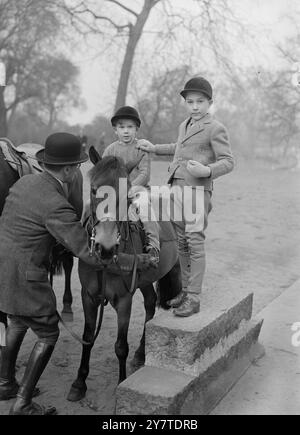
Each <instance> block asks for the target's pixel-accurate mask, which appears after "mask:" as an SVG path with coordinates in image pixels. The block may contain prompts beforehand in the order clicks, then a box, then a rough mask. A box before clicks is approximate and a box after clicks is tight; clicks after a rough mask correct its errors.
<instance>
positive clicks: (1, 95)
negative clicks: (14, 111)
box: [0, 86, 7, 137]
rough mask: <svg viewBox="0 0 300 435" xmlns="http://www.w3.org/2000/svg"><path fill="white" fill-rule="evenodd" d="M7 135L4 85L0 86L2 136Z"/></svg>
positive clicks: (0, 127)
mask: <svg viewBox="0 0 300 435" xmlns="http://www.w3.org/2000/svg"><path fill="white" fill-rule="evenodd" d="M6 136H7V112H6V107H5V101H4V87H1V86H0V137H6Z"/></svg>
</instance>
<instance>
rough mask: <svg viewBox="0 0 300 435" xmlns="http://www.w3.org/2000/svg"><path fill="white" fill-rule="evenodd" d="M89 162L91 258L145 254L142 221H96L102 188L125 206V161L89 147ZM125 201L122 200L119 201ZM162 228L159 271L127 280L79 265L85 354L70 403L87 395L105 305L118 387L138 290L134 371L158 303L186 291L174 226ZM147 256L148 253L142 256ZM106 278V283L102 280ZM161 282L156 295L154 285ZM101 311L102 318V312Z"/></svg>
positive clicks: (164, 224)
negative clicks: (113, 316) (112, 316)
mask: <svg viewBox="0 0 300 435" xmlns="http://www.w3.org/2000/svg"><path fill="white" fill-rule="evenodd" d="M90 159H91V161H92V163H94V167H93V168H92V170H91V171H90V173H89V176H90V184H91V203H90V207H89V209H88V210H87V220H86V222H87V228H89V234H90V235H91V234H92V237H91V241H92V245H91V254H93V255H96V256H97V257H98V260H99V262H100V263H102V264H103V265H105V264H106V263H109V262H110V261H113V259H114V258H115V256H116V255H118V253H119V252H122V253H127V254H132V255H134V256H135V257H136V256H137V255H139V254H141V253H142V252H143V244H144V231H143V227H142V224H141V222H140V221H138V222H131V221H129V219H128V220H127V221H124V220H122V222H120V221H118V220H117V219H116V218H115V219H109V220H105V219H99V217H98V218H97V220H95V218H96V215H95V209H96V203H97V198H96V196H97V194H96V192H97V190H98V189H99V187H101V186H110V187H112V188H113V189H115V192H116V193H117V195H116V197H117V201H116V204H117V213H116V215H117V216H118V211H119V209H120V207H121V205H120V203H119V201H118V198H119V179H120V178H125V179H127V185H128V188H130V182H129V178H128V170H127V168H126V166H125V164H124V163H123V161H122V160H121V159H119V158H117V157H111V156H110V157H104V158H103V159H101V158H100V156H99V154H98V153H97V151H96V150H95V149H94V148H93V147H91V148H90ZM121 200H122V199H121ZM123 200H125V202H126V206H130V200H129V199H128V198H123ZM159 225H160V243H161V251H160V261H159V264H158V267H157V268H156V269H155V268H151V267H150V268H149V269H147V270H145V271H143V272H142V273H141V274H137V276H136V279H135V277H134V274H135V271H134V270H133V271H131V272H130V273H129V274H126V275H123V274H122V273H120V274H117V273H114V272H113V271H111V270H110V269H106V271H101V270H100V271H95V269H92V268H91V267H90V266H89V265H87V264H85V263H83V262H82V261H81V260H79V278H80V282H81V285H82V291H81V297H82V304H83V310H84V332H83V341H84V342H83V346H82V355H81V362H80V366H79V370H78V373H77V378H76V380H75V381H74V382H73V384H72V386H71V389H70V391H69V394H68V396H67V399H68V400H69V401H72V402H76V401H78V400H81V399H82V398H83V397H84V396H85V394H86V391H87V386H86V379H87V377H88V374H89V361H90V356H91V351H92V348H93V345H94V343H95V339H96V338H97V335H98V333H99V331H100V327H101V314H103V308H104V305H105V303H106V302H109V303H110V304H111V306H112V307H113V308H114V309H115V311H116V313H117V325H118V326H117V327H118V332H117V340H116V342H115V353H116V356H117V358H118V361H119V379H118V383H121V382H122V381H124V380H125V379H126V377H127V371H126V361H127V357H128V353H129V347H128V342H127V335H128V327H129V322H130V316H131V307H132V298H133V295H134V292H135V290H136V289H137V288H139V290H140V291H141V293H142V295H143V297H144V307H145V312H146V316H145V324H144V330H143V334H142V337H141V340H140V343H139V347H138V349H137V350H136V351H135V354H134V358H133V361H132V367H133V369H137V368H139V367H141V366H142V365H143V364H144V362H145V327H146V323H147V322H148V321H149V320H150V319H152V318H153V316H154V314H155V309H156V305H157V301H158V304H159V306H160V307H162V308H164V309H169V306H168V304H167V301H169V300H170V299H172V298H173V297H176V296H177V295H178V294H179V293H180V292H181V290H182V284H181V270H180V264H179V259H178V252H177V242H176V235H175V232H174V229H173V227H172V223H171V222H159ZM144 255H145V254H144ZM104 274H106V278H105V276H104ZM154 282H157V289H156V291H157V293H156V291H155V289H154V286H153V283H154ZM99 305H100V306H101V308H100V316H99V318H100V323H99V324H98V328H97V332H95V331H96V323H97V311H98V307H99ZM101 309H102V313H101Z"/></svg>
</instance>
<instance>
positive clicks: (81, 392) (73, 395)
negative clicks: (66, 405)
mask: <svg viewBox="0 0 300 435" xmlns="http://www.w3.org/2000/svg"><path fill="white" fill-rule="evenodd" d="M86 390H87V388H86V387H81V388H79V387H76V386H74V385H72V387H71V389H70V391H69V394H68V396H67V400H68V401H69V402H79V400H81V399H84V397H85V394H86Z"/></svg>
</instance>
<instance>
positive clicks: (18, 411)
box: [9, 400, 57, 415]
mask: <svg viewBox="0 0 300 435" xmlns="http://www.w3.org/2000/svg"><path fill="white" fill-rule="evenodd" d="M56 414H57V410H56V408H55V407H54V406H49V407H45V406H42V405H38V404H37V403H35V402H30V403H28V402H25V401H24V404H22V403H21V402H20V401H18V400H17V401H16V403H15V404H14V405H13V406H12V407H11V409H10V411H9V415H56Z"/></svg>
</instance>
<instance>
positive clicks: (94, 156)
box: [89, 145, 101, 165]
mask: <svg viewBox="0 0 300 435" xmlns="http://www.w3.org/2000/svg"><path fill="white" fill-rule="evenodd" d="M89 157H90V160H91V162H92V163H93V164H94V165H96V164H97V163H98V162H100V160H101V157H100V154H99V153H98V151H97V150H96V149H95V147H94V146H93V145H92V146H91V147H90V149H89Z"/></svg>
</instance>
